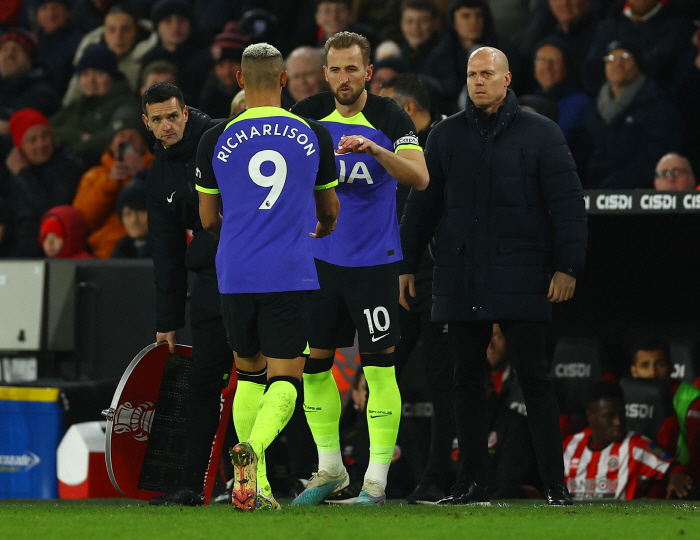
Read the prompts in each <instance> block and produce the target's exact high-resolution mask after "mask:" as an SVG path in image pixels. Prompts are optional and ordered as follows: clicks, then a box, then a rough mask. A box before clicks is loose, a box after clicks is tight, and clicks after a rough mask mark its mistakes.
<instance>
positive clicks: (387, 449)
mask: <svg viewBox="0 0 700 540" xmlns="http://www.w3.org/2000/svg"><path fill="white" fill-rule="evenodd" d="M364 373H365V378H366V379H367V388H368V389H369V398H368V400H367V427H368V428H369V441H370V443H369V461H370V463H369V468H368V469H367V474H365V479H368V478H371V479H372V480H376V481H378V482H380V483H381V484H383V486H384V487H386V476H387V474H388V472H389V464H390V463H391V459H392V457H393V456H394V447H395V446H396V437H397V436H398V433H399V423H400V421H401V393H400V392H399V385H398V384H397V382H396V370H395V369H394V367H393V366H391V367H377V366H365V367H364Z"/></svg>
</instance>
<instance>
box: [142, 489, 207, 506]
mask: <svg viewBox="0 0 700 540" xmlns="http://www.w3.org/2000/svg"><path fill="white" fill-rule="evenodd" d="M148 504H150V505H151V506H203V505H204V494H203V493H195V492H194V491H192V490H191V489H188V488H183V489H179V490H177V491H171V492H170V493H166V494H165V495H160V496H159V497H153V498H152V499H151V500H149V501H148Z"/></svg>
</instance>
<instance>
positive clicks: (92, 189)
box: [73, 105, 153, 259]
mask: <svg viewBox="0 0 700 540" xmlns="http://www.w3.org/2000/svg"><path fill="white" fill-rule="evenodd" d="M109 126H110V128H111V132H112V138H111V142H110V143H109V145H108V146H107V148H105V149H104V153H103V154H102V158H101V160H100V164H99V165H96V166H95V167H93V168H91V169H90V170H89V171H88V172H86V173H85V174H84V175H83V177H82V178H81V180H80V185H79V186H78V191H77V193H76V194H75V199H74V200H73V206H75V207H76V208H77V209H79V210H80V211H81V212H82V213H83V215H84V216H85V221H86V223H87V229H88V232H89V237H88V244H89V245H90V248H91V249H92V253H93V254H94V255H95V257H97V258H98V259H108V258H109V257H110V256H111V255H112V251H113V250H114V246H115V245H116V244H117V242H118V241H119V240H120V239H121V238H122V237H123V236H124V235H125V234H126V231H125V230H124V227H123V226H122V222H121V220H120V216H119V215H118V214H117V212H116V203H117V198H118V197H119V194H120V193H121V191H122V190H123V189H124V187H125V186H126V185H127V184H128V183H129V181H130V180H131V179H132V178H133V177H134V175H135V174H136V173H137V172H139V171H141V170H144V169H145V168H147V167H148V166H149V165H150V164H151V161H153V155H152V154H151V153H150V152H149V151H148V144H147V140H148V132H147V131H146V126H145V125H144V123H143V121H142V120H141V110H140V109H137V108H136V107H130V106H128V105H125V106H122V107H119V108H118V109H117V110H116V111H115V112H114V115H113V116H112V121H111V123H110V124H109Z"/></svg>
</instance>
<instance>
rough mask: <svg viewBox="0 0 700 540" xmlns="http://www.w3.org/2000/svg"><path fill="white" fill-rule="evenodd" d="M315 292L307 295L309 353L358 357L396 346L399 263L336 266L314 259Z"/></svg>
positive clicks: (397, 334) (398, 334)
mask: <svg viewBox="0 0 700 540" xmlns="http://www.w3.org/2000/svg"><path fill="white" fill-rule="evenodd" d="M316 271H317V272H318V283H319V285H321V288H320V289H319V290H316V291H312V293H311V332H310V337H309V344H310V345H311V346H312V347H313V348H315V349H336V348H341V347H352V345H353V343H354V342H355V331H356V330H357V335H358V340H359V345H360V352H363V353H365V352H376V351H381V350H382V349H386V348H388V347H391V346H393V345H396V344H397V343H398V342H399V339H400V337H401V335H400V333H399V263H397V262H396V263H390V264H382V265H378V266H360V267H350V266H336V265H335V264H329V263H327V262H324V261H320V260H318V259H316Z"/></svg>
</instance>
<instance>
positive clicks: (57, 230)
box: [39, 216, 66, 244]
mask: <svg viewBox="0 0 700 540" xmlns="http://www.w3.org/2000/svg"><path fill="white" fill-rule="evenodd" d="M49 233H54V234H55V235H56V236H58V237H59V238H60V239H61V240H65V239H66V230H65V229H64V228H63V223H61V220H60V219H58V218H57V217H55V216H49V217H47V218H46V219H45V220H44V221H42V222H41V229H40V230H39V243H40V244H43V243H44V240H45V239H46V235H48V234H49Z"/></svg>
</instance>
